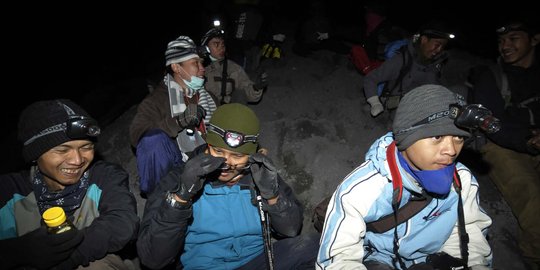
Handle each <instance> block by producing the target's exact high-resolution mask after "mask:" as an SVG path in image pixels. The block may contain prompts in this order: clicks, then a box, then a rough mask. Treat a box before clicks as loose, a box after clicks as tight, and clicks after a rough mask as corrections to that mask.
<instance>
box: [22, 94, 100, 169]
mask: <svg viewBox="0 0 540 270" xmlns="http://www.w3.org/2000/svg"><path fill="white" fill-rule="evenodd" d="M81 116H82V117H87V118H88V119H91V117H90V116H89V115H88V113H87V112H86V111H85V110H83V109H82V108H81V107H80V106H78V105H77V104H75V103H73V102H72V101H71V100H67V99H58V100H42V101H37V102H34V103H32V104H30V105H29V106H28V107H26V108H25V109H24V110H23V111H22V113H21V115H20V117H19V124H18V139H19V141H21V142H22V143H23V158H24V160H25V161H26V162H30V161H34V160H37V159H38V158H39V157H40V156H41V155H42V154H43V153H45V152H47V151H49V150H50V149H51V148H53V147H55V146H57V145H60V144H62V143H65V142H67V141H71V140H74V139H73V138H70V137H68V135H67V133H66V130H67V124H66V122H67V121H68V119H73V118H77V117H81ZM85 119H86V118H85ZM91 121H94V122H95V120H93V119H91ZM96 125H97V123H96ZM96 128H97V133H98V134H99V127H97V126H96ZM88 139H90V138H88Z"/></svg>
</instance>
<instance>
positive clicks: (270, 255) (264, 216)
mask: <svg viewBox="0 0 540 270" xmlns="http://www.w3.org/2000/svg"><path fill="white" fill-rule="evenodd" d="M257 203H258V205H259V215H260V216H261V225H262V233H263V240H264V251H265V253H266V264H267V267H268V270H274V252H273V249H272V242H271V241H272V238H271V234H270V221H269V219H268V213H266V212H265V211H264V210H263V207H262V206H263V204H262V197H261V195H260V194H259V192H257Z"/></svg>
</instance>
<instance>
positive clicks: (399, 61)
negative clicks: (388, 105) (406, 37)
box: [364, 42, 448, 98]
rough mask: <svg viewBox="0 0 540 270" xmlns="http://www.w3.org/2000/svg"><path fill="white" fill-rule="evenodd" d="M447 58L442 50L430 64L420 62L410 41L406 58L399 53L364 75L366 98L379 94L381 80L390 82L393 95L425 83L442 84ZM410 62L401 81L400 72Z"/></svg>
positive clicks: (389, 85) (402, 93)
mask: <svg viewBox="0 0 540 270" xmlns="http://www.w3.org/2000/svg"><path fill="white" fill-rule="evenodd" d="M447 58H448V56H447V54H446V52H442V54H441V55H439V56H438V57H437V59H434V61H433V62H431V63H430V64H423V63H420V61H419V60H418V59H419V56H418V53H417V52H416V47H415V45H414V43H412V42H409V44H408V45H407V50H406V54H405V58H404V57H403V54H402V53H398V54H396V55H394V56H393V57H392V58H390V59H388V60H386V61H385V62H384V63H383V64H382V65H381V66H379V67H378V68H376V69H374V70H373V71H371V72H370V73H368V74H367V75H366V76H365V77H364V94H365V96H366V98H370V97H373V96H377V84H379V83H381V82H388V87H389V89H391V90H392V91H391V95H400V94H401V95H404V94H406V93H407V92H409V91H410V90H412V89H414V88H415V87H418V86H420V85H424V84H441V81H440V78H441V70H442V66H443V64H444V62H445V61H446V60H447ZM403 59H405V62H404V61H403ZM408 63H410V64H411V65H410V68H407V67H405V69H404V71H405V74H404V76H403V78H402V79H401V82H400V81H398V78H399V75H400V72H401V70H402V68H403V67H404V65H405V66H406V65H408ZM400 83H401V86H400V85H399V84H400ZM400 90H402V92H401V93H399V91H400Z"/></svg>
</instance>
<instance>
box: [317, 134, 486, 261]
mask: <svg viewBox="0 0 540 270" xmlns="http://www.w3.org/2000/svg"><path fill="white" fill-rule="evenodd" d="M393 140H394V138H393V136H392V133H388V134H386V135H384V136H383V137H381V138H380V139H378V140H377V141H375V143H374V144H373V145H372V146H371V147H370V149H369V150H368V153H367V154H366V161H365V162H364V163H363V164H361V165H360V166H359V167H357V168H356V169H354V170H353V171H352V172H351V173H350V174H349V175H348V176H347V177H346V178H345V179H344V180H343V182H342V183H341V184H340V185H339V186H338V188H337V190H336V191H335V193H334V194H333V196H332V199H331V201H330V203H329V205H328V210H327V213H326V219H325V220H326V223H325V225H324V229H323V234H322V238H321V246H320V249H319V254H318V257H317V264H316V266H317V269H363V267H364V265H363V261H368V260H375V261H379V262H383V263H385V264H388V265H390V266H394V265H393V263H392V258H393V257H394V254H393V240H394V229H391V230H389V231H386V232H384V233H380V234H379V233H373V232H368V231H366V223H367V222H371V221H375V220H378V219H379V218H381V217H383V216H386V215H388V214H392V213H393V210H392V191H393V186H392V176H391V174H390V171H389V167H388V162H387V160H386V149H387V147H388V145H390V143H391V142H392V141H393ZM394 155H396V160H397V150H396V152H395V153H394ZM397 166H398V168H399V171H400V173H401V176H402V181H403V198H402V200H401V205H400V207H401V206H403V205H404V204H405V203H407V201H408V200H409V199H410V197H411V191H412V192H414V193H417V194H420V193H422V190H421V187H420V186H419V185H418V184H417V183H416V182H415V180H413V178H412V177H411V176H409V175H408V174H407V173H406V172H405V170H404V169H403V168H401V167H400V164H399V162H397ZM456 168H457V170H458V173H459V175H460V178H461V181H462V187H463V189H462V198H463V204H464V212H465V223H466V230H467V233H468V234H469V238H470V242H469V254H470V255H469V266H473V265H488V264H489V263H490V262H491V249H490V247H489V244H488V242H487V240H486V238H485V234H486V233H487V231H486V229H487V228H488V226H489V225H491V219H490V218H489V216H487V215H486V214H485V213H484V211H483V210H482V209H481V208H480V206H479V205H478V202H479V198H478V183H477V182H476V179H474V177H473V176H472V175H471V172H470V170H469V169H467V168H466V167H465V166H463V165H462V164H461V163H458V164H457V165H456ZM457 196H458V195H457V193H456V191H455V190H454V189H452V190H451V192H450V194H449V195H448V196H447V197H445V198H433V200H432V201H431V202H430V204H429V205H428V206H426V207H425V208H424V209H423V210H421V211H420V212H419V213H417V214H416V215H415V216H413V217H412V218H410V219H409V220H407V221H406V222H404V223H402V224H400V225H398V227H397V232H398V238H399V245H400V246H399V254H400V256H401V257H402V259H403V260H404V262H405V264H406V266H407V267H409V266H411V265H413V264H416V263H421V262H425V260H426V257H427V256H428V255H429V254H433V253H436V252H439V251H444V252H446V253H448V254H450V255H452V256H454V257H458V258H459V257H461V256H460V248H459V236H458V233H457V201H458V200H457ZM394 267H396V268H397V269H400V267H399V265H395V266H394Z"/></svg>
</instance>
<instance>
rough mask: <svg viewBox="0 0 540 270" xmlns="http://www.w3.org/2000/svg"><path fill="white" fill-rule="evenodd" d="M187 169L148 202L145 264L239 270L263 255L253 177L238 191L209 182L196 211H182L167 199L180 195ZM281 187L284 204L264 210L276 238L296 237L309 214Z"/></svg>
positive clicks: (174, 173)
mask: <svg viewBox="0 0 540 270" xmlns="http://www.w3.org/2000/svg"><path fill="white" fill-rule="evenodd" d="M183 169H184V168H183V167H175V168H173V169H172V170H171V171H170V172H169V173H168V174H167V176H165V177H164V178H163V179H162V180H161V181H160V182H159V184H158V186H157V187H156V190H154V192H152V193H151V194H150V197H149V198H148V200H147V201H146V206H145V210H144V216H143V219H142V222H141V230H140V233H139V239H138V240H137V251H138V254H139V258H140V259H141V262H142V263H143V264H144V265H145V266H147V267H150V268H152V269H159V268H162V267H165V266H167V265H169V264H171V263H181V264H182V265H183V267H184V269H236V268H238V267H240V266H242V265H244V264H245V263H247V262H248V261H250V260H251V259H253V258H254V257H256V256H258V255H260V254H261V253H262V252H263V250H264V242H263V238H262V226H261V219H260V216H259V214H258V207H257V206H256V203H255V201H254V197H253V196H252V194H254V191H253V187H254V186H253V179H252V177H251V174H249V173H248V174H246V175H244V176H243V177H242V178H241V179H240V181H239V182H238V183H237V184H236V185H234V186H232V187H228V186H223V185H222V184H220V183H219V181H217V180H214V179H207V182H206V184H205V185H204V188H203V191H202V192H200V196H196V197H195V198H194V202H193V205H192V207H190V208H189V209H178V208H173V207H172V206H170V205H169V204H168V203H167V202H166V200H165V198H166V195H167V193H168V192H171V191H175V190H177V189H178V183H179V181H180V179H181V175H182V172H183ZM278 182H279V199H278V202H277V203H276V204H274V205H271V206H270V205H268V204H267V203H266V202H265V201H264V200H263V209H265V210H267V211H268V213H269V215H270V222H271V224H270V226H271V230H272V232H273V233H274V234H277V235H279V236H281V237H294V236H297V235H298V234H299V233H300V230H301V228H302V222H303V208H302V205H301V204H300V202H299V201H298V200H297V199H296V197H295V196H294V194H293V192H292V190H291V188H290V187H289V186H288V185H287V184H286V183H285V182H284V181H283V180H282V179H281V177H279V175H278ZM179 257H180V260H181V262H178V258H179Z"/></svg>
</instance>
